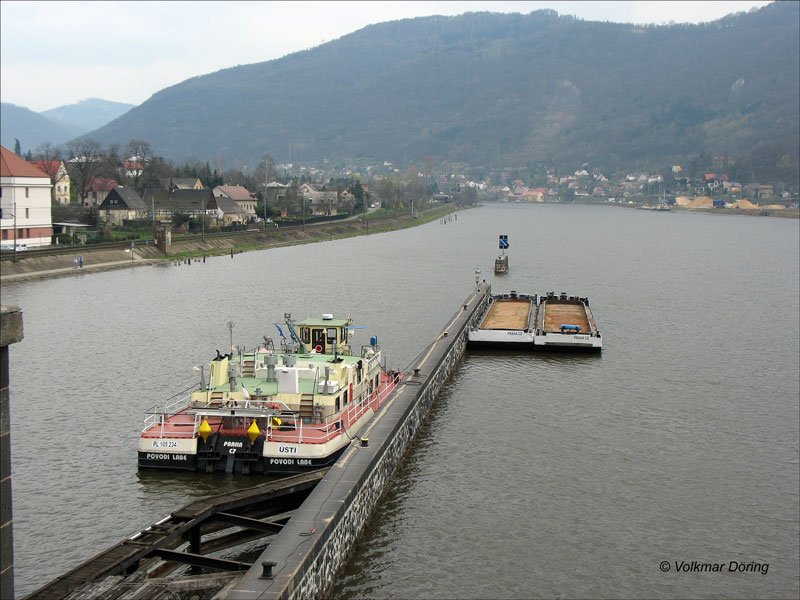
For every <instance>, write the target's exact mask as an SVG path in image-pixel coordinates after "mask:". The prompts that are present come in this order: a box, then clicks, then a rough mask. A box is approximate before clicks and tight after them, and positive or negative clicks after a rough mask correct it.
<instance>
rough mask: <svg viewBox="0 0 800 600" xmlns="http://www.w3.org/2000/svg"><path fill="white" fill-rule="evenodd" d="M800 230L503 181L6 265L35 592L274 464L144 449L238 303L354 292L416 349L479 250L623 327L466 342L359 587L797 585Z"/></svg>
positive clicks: (592, 590)
mask: <svg viewBox="0 0 800 600" xmlns="http://www.w3.org/2000/svg"><path fill="white" fill-rule="evenodd" d="M799 233H800V223H798V221H796V220H790V219H772V218H752V217H739V216H717V215H708V214H688V213H679V212H672V213H655V212H648V211H636V210H628V209H624V208H618V207H603V206H564V205H520V204H511V205H492V206H485V207H481V208H476V209H472V210H468V211H464V212H461V213H459V214H458V217H457V219H456V218H455V217H454V218H452V219H451V220H449V221H447V222H446V223H443V222H432V223H429V224H426V225H423V226H420V227H416V228H413V229H408V230H403V231H397V232H390V233H384V234H378V235H373V236H368V237H361V238H351V239H346V240H338V241H330V242H322V243H316V244H311V245H304V246H296V247H290V248H280V249H273V250H265V251H260V252H251V253H247V254H241V255H236V256H235V258H233V259H231V258H230V257H221V258H214V259H210V260H208V261H207V262H206V263H194V264H192V265H191V266H188V265H181V266H175V265H164V266H154V267H140V268H136V269H126V270H120V271H111V272H105V273H96V274H80V273H79V274H76V275H74V276H70V277H66V278H61V279H53V280H45V281H37V282H27V283H16V284H7V285H4V286H3V290H2V296H3V304H6V305H8V304H16V305H18V306H20V307H21V309H22V311H23V315H24V328H25V338H24V340H23V341H22V342H21V343H19V344H15V345H14V346H12V347H11V407H12V415H11V417H12V418H11V427H12V471H13V491H14V542H15V575H16V590H17V594H18V595H20V596H21V595H24V594H25V593H28V592H30V591H33V590H34V589H36V588H37V587H38V586H40V585H43V584H44V583H46V582H47V581H49V580H50V579H52V578H54V577H56V576H58V575H59V574H61V573H63V572H65V571H66V570H68V569H70V568H72V567H74V566H75V565H77V564H79V563H80V562H82V561H83V560H86V559H87V558H89V557H91V556H93V555H95V554H97V553H98V552H100V551H101V550H103V549H105V548H107V547H109V546H111V545H113V544H115V543H117V542H118V541H120V540H121V539H122V538H123V537H125V536H128V535H132V534H133V533H136V532H137V531H139V530H140V529H142V528H144V527H146V526H148V525H150V524H152V523H154V522H155V521H157V520H159V519H161V518H163V517H165V516H166V515H168V514H169V513H170V512H171V511H173V510H175V509H176V508H178V507H180V506H183V505H184V504H186V503H188V502H190V501H191V500H193V499H195V498H197V497H199V496H204V495H208V494H212V493H218V492H221V491H226V490H232V489H236V488H237V487H241V486H246V485H251V484H252V483H254V482H256V481H257V479H256V478H252V477H251V478H249V479H242V478H238V479H236V478H233V477H232V476H229V475H228V476H226V475H224V474H215V475H212V476H209V475H204V474H203V475H200V474H166V475H165V474H150V473H142V474H139V473H137V469H136V441H137V437H138V433H139V430H140V428H141V424H142V418H143V414H144V412H145V410H146V409H147V408H149V407H150V406H152V405H154V404H156V403H159V402H161V401H163V400H164V399H165V398H166V397H168V396H171V395H172V394H174V393H176V392H178V391H180V390H183V389H185V388H187V387H189V386H191V385H192V384H193V383H194V381H195V379H197V374H196V373H195V372H193V371H192V366H193V365H197V364H201V363H206V362H207V361H208V360H209V359H210V358H212V357H213V356H214V355H215V351H216V349H220V350H224V349H226V348H227V347H228V346H229V345H230V338H229V335H230V332H229V329H228V327H227V325H226V324H227V322H228V321H233V322H234V327H233V333H232V337H233V343H234V344H237V343H238V344H245V345H247V346H248V347H252V346H253V345H255V343H257V342H258V341H260V340H261V337H262V336H264V335H266V336H270V337H273V338H277V332H276V329H275V327H274V325H273V323H274V322H276V321H282V319H283V314H284V312H292V313H293V315H294V316H295V317H297V318H303V317H305V316H316V315H319V314H322V313H325V312H330V313H333V314H334V315H336V316H352V317H353V318H354V319H355V322H356V324H358V325H362V326H364V327H366V329H363V330H362V329H359V330H357V336H358V337H357V338H356V340H355V342H356V344H358V343H367V341H368V340H369V337H370V336H372V335H377V336H378V337H379V342H380V344H381V346H382V347H383V350H384V353H385V354H386V355H387V357H388V363H389V366H391V367H393V368H399V369H406V368H408V367H410V366H412V364H413V361H414V359H415V357H416V356H417V355H418V354H419V353H420V352H421V351H422V350H423V349H424V348H425V346H426V345H427V344H428V342H429V341H430V340H431V339H433V337H434V336H435V335H436V334H437V333H438V332H439V331H440V330H441V328H442V327H443V326H444V324H445V323H446V321H447V319H448V317H450V316H451V315H452V313H453V312H455V310H456V309H457V308H458V307H459V306H460V304H461V302H462V301H463V300H464V299H465V298H466V297H467V295H468V294H469V292H470V291H471V289H472V287H473V285H474V281H475V279H474V278H475V274H474V270H475V269H476V268H478V269H480V270H481V271H482V273H481V275H480V277H482V278H485V279H486V280H487V281H490V282H491V283H492V286H493V290H494V291H495V292H501V291H509V290H512V289H514V290H517V291H520V292H539V293H541V292H547V291H555V292H561V291H566V292H567V293H569V294H579V295H582V296H588V297H589V299H590V301H591V305H592V308H593V311H594V316H595V319H596V321H597V324H598V326H599V328H600V330H601V331H602V333H603V339H604V349H603V352H602V355H601V356H578V357H574V356H541V355H529V354H524V353H513V352H511V353H509V352H503V353H487V352H480V353H478V352H468V353H467V354H466V356H465V357H464V360H463V361H462V362H461V363H460V364H459V366H458V368H457V370H456V371H455V373H454V375H453V377H452V378H451V380H450V381H449V383H448V384H447V386H446V388H445V389H444V391H443V393H442V394H441V395H440V397H439V399H438V400H437V402H436V404H435V407H434V409H433V411H432V413H431V415H430V418H429V419H428V420H427V422H426V424H425V427H424V428H423V430H422V431H421V432H420V435H419V436H418V438H417V440H416V442H415V444H414V447H413V448H412V450H411V451H410V452H409V454H408V455H407V457H406V460H405V462H404V464H403V465H402V467H401V468H400V469H399V471H398V473H397V474H396V477H395V479H394V481H393V484H392V486H391V489H390V491H389V492H388V493H387V494H386V496H385V498H384V500H383V502H382V503H381V505H380V506H379V508H378V510H377V512H376V515H375V516H374V518H373V519H372V520H371V522H370V524H369V527H368V529H367V531H366V533H365V534H364V536H363V539H361V540H360V543H359V544H358V546H357V548H356V549H355V551H354V554H353V556H352V559H351V560H350V562H349V563H348V565H347V567H346V568H345V569H344V570H343V572H342V573H341V574H340V577H339V578H338V580H337V582H336V585H335V590H334V597H337V598H338V597H342V598H412V597H413V598H423V597H424V598H429V597H430V598H454V597H459V598H488V597H492V598H495V597H502V598H536V597H543V598H549V597H571V598H578V597H579V598H607V597H625V598H641V597H668V598H677V597H737V598H738V597H782V598H794V597H798V596H800V575H799V573H800V552H799V550H798V538H799V537H800V499H799V498H798V489H800V460H799V459H798V457H799V454H800V448H799V446H798V440H799V439H800V425H799V424H798V423H800V414H799V405H800V372H799V368H798V360H799V359H800V333H799V332H800V289H798V288H799V286H800V272H799V266H798V265H799V263H800V257H799V256H798V248H799V247H800V235H799ZM499 234H507V235H508V236H509V241H510V244H511V247H510V249H509V250H508V254H509V262H510V272H509V273H508V274H507V275H505V276H503V277H495V276H494V275H493V273H492V266H493V262H494V258H495V257H496V256H497V253H498V252H499V251H498V249H497V236H498V235H499ZM693 561H694V565H693V564H692V563H693ZM662 563H663V565H662ZM731 563H733V566H734V568H741V569H743V570H744V571H745V572H729V569H730V568H731ZM704 564H707V565H723V566H724V568H723V572H709V571H702V570H698V569H702V568H706V569H710V568H711V566H707V567H703V566H702V565H704ZM740 565H741V567H740ZM765 565H768V566H767V567H765ZM665 568H668V569H669V570H667V571H665V570H664V569H665ZM717 568H719V567H717ZM684 569H688V571H684ZM763 571H766V572H763Z"/></svg>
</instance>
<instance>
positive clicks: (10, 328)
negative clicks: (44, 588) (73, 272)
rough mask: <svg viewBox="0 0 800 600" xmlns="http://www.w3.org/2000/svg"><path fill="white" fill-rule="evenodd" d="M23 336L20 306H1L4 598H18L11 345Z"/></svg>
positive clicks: (0, 583)
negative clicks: (15, 586)
mask: <svg viewBox="0 0 800 600" xmlns="http://www.w3.org/2000/svg"><path fill="white" fill-rule="evenodd" d="M22 337H23V334H22V311H21V310H20V309H19V308H17V307H16V306H0V598H13V597H14V537H13V535H12V529H13V523H14V518H13V513H12V510H11V508H12V507H11V406H10V401H11V394H10V391H9V388H10V382H9V370H10V366H11V359H10V352H9V346H10V345H11V344H16V343H17V342H19V341H21V340H22Z"/></svg>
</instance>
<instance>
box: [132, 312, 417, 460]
mask: <svg viewBox="0 0 800 600" xmlns="http://www.w3.org/2000/svg"><path fill="white" fill-rule="evenodd" d="M285 317H286V318H285V323H286V326H287V328H288V330H289V334H290V336H291V339H289V340H287V339H286V337H285V336H284V333H283V330H282V329H281V328H280V326H279V325H278V324H276V327H277V328H278V331H279V333H280V334H281V338H282V341H281V344H280V345H281V347H280V349H279V350H276V349H275V348H274V344H273V342H272V340H271V339H270V338H264V342H263V343H262V344H261V345H260V346H259V347H258V348H255V349H254V350H242V349H238V348H235V349H232V352H231V353H229V354H220V353H219V351H217V355H216V357H214V358H213V359H212V360H211V363H210V373H209V375H210V377H209V381H205V370H204V369H203V368H200V369H199V370H200V383H199V385H198V386H197V387H195V388H194V389H192V390H189V391H187V392H182V393H181V394H179V395H178V396H175V397H172V398H170V399H168V400H167V401H166V402H165V403H164V405H163V406H158V405H157V406H155V407H153V408H151V409H150V410H149V411H147V414H146V416H145V425H144V429H143V431H142V433H141V436H140V438H139V468H140V469H167V470H197V471H205V472H213V471H225V472H228V473H243V474H247V473H266V474H270V473H300V472H304V471H308V470H313V469H318V468H320V467H324V466H327V465H330V464H332V463H333V462H334V461H335V460H336V458H337V457H338V456H339V455H340V454H341V453H342V452H343V451H344V449H345V448H346V447H347V446H348V445H349V444H350V443H352V441H353V440H356V439H358V435H359V432H360V431H362V430H363V428H364V426H365V425H366V423H367V422H368V421H369V420H370V419H371V418H372V416H373V415H374V414H375V413H376V411H378V409H379V408H380V407H381V405H382V404H383V403H384V402H385V401H386V399H387V397H388V396H389V395H390V394H391V392H392V391H393V390H394V389H395V387H396V386H397V384H398V382H399V381H400V378H401V374H400V373H399V372H397V371H388V370H386V369H385V368H384V365H383V364H382V356H381V349H380V347H379V346H378V340H377V337H375V336H373V337H371V339H370V344H369V345H365V346H362V347H361V351H360V353H358V354H353V353H352V352H351V348H350V345H349V340H348V335H349V332H350V329H351V328H352V321H351V320H344V319H334V318H333V315H330V314H325V315H322V318H321V319H306V320H304V321H301V322H293V321H292V320H291V315H289V314H287V315H285Z"/></svg>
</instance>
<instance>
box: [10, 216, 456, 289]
mask: <svg viewBox="0 0 800 600" xmlns="http://www.w3.org/2000/svg"><path fill="white" fill-rule="evenodd" d="M461 208H462V207H460V206H456V205H453V204H443V205H440V206H437V207H435V208H431V209H429V210H426V211H425V212H424V213H422V214H418V215H416V216H412V215H410V214H402V215H396V216H395V215H388V216H383V217H371V216H366V217H365V216H362V217H359V218H357V219H352V220H347V221H338V222H333V223H316V224H314V225H306V226H305V227H302V228H301V227H292V228H285V229H268V230H266V231H253V232H247V233H245V234H238V235H236V236H229V237H224V236H223V237H211V236H206V239H205V240H197V239H192V240H178V241H174V242H173V243H172V247H171V252H170V253H169V254H167V255H165V254H164V253H162V252H160V251H159V250H158V249H157V248H156V247H155V246H139V247H136V248H135V249H134V250H133V253H132V254H131V250H129V249H111V250H108V249H106V250H92V248H91V246H80V247H75V248H66V249H65V250H64V253H63V254H58V255H50V256H41V257H37V256H31V257H21V256H20V255H18V257H17V260H16V261H10V260H4V261H2V262H0V284H7V283H12V282H18V281H31V280H35V279H47V278H52V277H67V276H72V275H83V274H87V273H94V272H99V271H108V270H111V269H125V268H129V267H138V266H146V265H150V264H153V263H158V262H165V261H188V260H201V259H203V258H204V257H209V256H223V255H227V254H231V255H234V254H240V253H242V252H248V251H252V250H265V249H268V248H278V247H281V246H293V245H297V244H311V243H314V242H321V241H328V240H335V239H342V238H347V237H355V236H360V235H371V234H375V233H382V232H384V231H394V230H398V229H406V228H408V227H416V226H417V225H422V224H424V223H429V222H431V221H435V220H437V219H440V218H442V217H443V216H445V215H447V214H449V213H451V212H454V211H456V210H460V209H461ZM20 254H21V253H20Z"/></svg>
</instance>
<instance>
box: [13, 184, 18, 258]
mask: <svg viewBox="0 0 800 600" xmlns="http://www.w3.org/2000/svg"><path fill="white" fill-rule="evenodd" d="M13 216H14V262H17V201H16V199H15V200H14V213H13Z"/></svg>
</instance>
